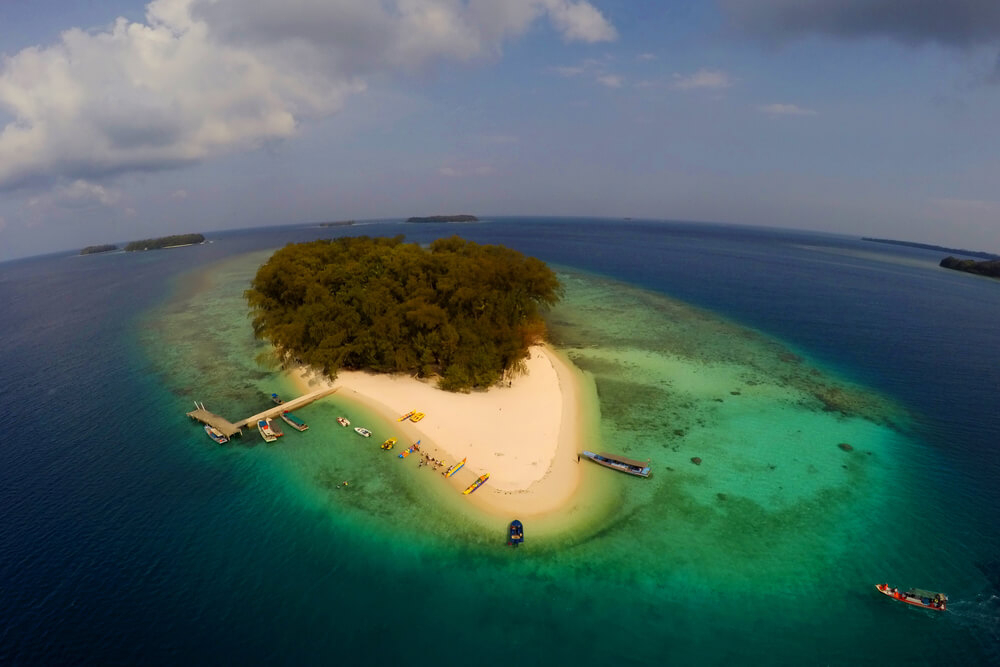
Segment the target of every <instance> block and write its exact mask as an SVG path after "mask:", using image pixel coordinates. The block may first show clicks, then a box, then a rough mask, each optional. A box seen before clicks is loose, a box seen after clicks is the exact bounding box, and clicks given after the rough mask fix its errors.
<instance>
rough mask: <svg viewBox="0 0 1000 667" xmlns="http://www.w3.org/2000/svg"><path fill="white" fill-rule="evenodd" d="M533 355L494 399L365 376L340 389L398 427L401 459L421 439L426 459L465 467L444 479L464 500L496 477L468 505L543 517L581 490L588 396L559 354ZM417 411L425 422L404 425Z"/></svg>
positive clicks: (301, 374)
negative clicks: (474, 486) (481, 479)
mask: <svg viewBox="0 0 1000 667" xmlns="http://www.w3.org/2000/svg"><path fill="white" fill-rule="evenodd" d="M529 352H530V355H531V356H530V358H529V359H528V360H527V361H526V366H527V373H525V374H524V375H521V376H518V377H517V378H515V379H514V380H513V382H512V383H511V385H510V386H501V387H493V388H491V389H489V390H488V391H480V392H472V393H468V394H463V393H452V392H447V391H442V390H440V389H437V388H436V387H435V386H434V385H433V384H432V383H430V382H427V381H423V380H417V379H415V378H412V377H409V376H405V375H384V374H382V375H379V374H372V373H365V372H357V371H341V372H340V373H339V374H338V375H337V379H336V380H335V381H333V383H332V384H333V386H336V387H339V388H340V389H339V391H338V392H337V396H338V397H339V398H341V399H344V398H346V399H348V400H357V401H359V402H361V403H362V404H364V405H365V406H366V407H368V408H369V409H371V410H374V411H375V412H377V413H378V414H379V415H380V416H382V417H383V418H385V419H386V421H388V422H390V425H391V430H392V432H393V434H394V435H396V436H398V437H399V443H398V444H397V445H396V447H395V449H394V450H393V451H394V453H395V452H398V451H399V450H402V449H403V448H404V447H406V446H407V445H408V443H411V442H416V441H417V440H420V452H421V453H423V454H428V455H430V456H432V457H434V458H436V459H438V460H441V461H444V462H445V463H446V465H451V464H452V463H454V462H456V461H460V460H461V459H463V458H465V459H467V461H466V464H465V467H464V468H462V469H461V470H460V471H459V472H458V473H456V474H455V475H454V476H453V477H451V478H450V479H448V480H444V479H442V482H443V483H446V484H450V485H451V486H453V487H454V489H455V492H456V493H457V494H461V492H462V491H463V490H464V489H465V488H466V487H467V486H468V485H469V484H471V483H472V482H473V481H474V480H475V479H476V477H478V476H479V475H481V474H483V473H486V472H488V473H489V474H490V478H489V480H488V481H487V482H486V484H484V485H483V486H481V487H480V488H479V489H478V490H477V491H476V492H475V493H473V494H471V495H470V496H469V501H470V502H471V503H473V504H474V505H476V506H477V507H479V508H480V509H482V510H484V511H487V512H490V513H492V514H498V515H499V514H502V515H505V516H506V515H509V514H510V513H512V512H516V513H517V514H518V515H519V516H532V515H540V514H545V513H548V512H551V511H553V510H556V509H559V508H561V507H563V506H565V505H566V504H567V502H568V501H569V500H570V499H571V498H572V497H573V495H574V492H575V491H576V490H577V487H578V485H579V483H580V465H579V462H578V457H577V454H578V453H579V452H580V451H581V450H582V449H583V431H584V427H583V424H582V421H583V420H582V417H583V415H582V413H581V409H580V406H581V401H582V400H583V398H584V396H583V393H584V390H583V386H582V376H581V374H580V372H579V371H578V370H576V369H575V368H573V367H572V366H571V365H570V363H569V362H567V361H566V360H564V359H563V358H562V357H560V356H559V354H558V353H556V352H555V351H553V350H552V349H551V348H549V347H548V346H545V345H537V346H533V347H532V348H531V349H530V351H529ZM293 378H294V380H295V381H296V383H297V384H298V385H299V388H300V389H301V390H302V391H303V392H305V391H311V390H314V389H315V388H316V387H317V386H318V385H319V384H320V383H329V382H330V381H329V380H327V379H326V378H323V377H321V376H319V375H318V374H315V373H312V372H311V371H308V370H299V371H296V372H295V373H293ZM410 410H417V411H420V412H423V413H425V414H426V417H424V419H423V420H422V421H420V422H418V423H412V422H410V421H409V420H407V421H404V422H397V421H396V420H397V418H398V417H400V416H401V415H403V414H405V413H407V412H409V411H410ZM437 470H438V471H439V472H443V471H444V470H445V467H444V466H442V467H441V468H438V469H437Z"/></svg>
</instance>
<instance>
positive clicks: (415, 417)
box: [410, 412, 425, 422]
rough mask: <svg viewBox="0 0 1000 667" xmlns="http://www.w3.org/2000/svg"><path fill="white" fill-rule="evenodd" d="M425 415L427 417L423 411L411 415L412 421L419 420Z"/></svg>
mask: <svg viewBox="0 0 1000 667" xmlns="http://www.w3.org/2000/svg"><path fill="white" fill-rule="evenodd" d="M424 417H425V415H424V413H423V412H417V413H415V414H414V415H413V416H411V417H410V421H411V422H418V421H420V420H421V419H423V418H424Z"/></svg>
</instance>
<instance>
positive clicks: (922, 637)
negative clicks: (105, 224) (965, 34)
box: [0, 218, 1000, 664]
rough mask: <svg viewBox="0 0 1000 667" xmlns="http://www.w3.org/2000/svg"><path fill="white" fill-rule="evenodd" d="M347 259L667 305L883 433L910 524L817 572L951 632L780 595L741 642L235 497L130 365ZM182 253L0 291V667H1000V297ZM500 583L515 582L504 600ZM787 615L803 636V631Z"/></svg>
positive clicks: (894, 274)
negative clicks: (209, 269)
mask: <svg viewBox="0 0 1000 667" xmlns="http://www.w3.org/2000/svg"><path fill="white" fill-rule="evenodd" d="M362 234H367V235H379V236H383V235H386V236H393V235H397V234H403V235H405V236H406V238H407V240H409V241H417V242H428V241H430V240H433V239H435V238H439V237H442V236H448V235H451V234H459V235H461V236H463V237H464V238H467V239H470V240H474V241H477V242H482V243H500V244H503V245H507V246H509V247H512V248H515V249H517V250H520V251H522V252H524V253H526V254H529V255H533V256H536V257H538V258H540V259H542V260H544V261H546V262H550V263H552V264H554V265H557V266H562V267H571V268H573V269H578V270H581V271H584V272H587V273H589V274H593V275H596V276H601V277H605V278H609V279H613V280H616V281H620V282H621V283H625V284H628V285H631V286H634V287H637V288H641V289H643V290H648V291H650V292H654V293H657V294H663V295H668V296H670V297H673V298H674V299H678V300H680V301H683V302H687V303H689V304H691V305H693V306H696V307H698V308H701V309H705V310H707V311H711V312H712V313H715V314H717V315H718V316H720V317H722V318H724V319H726V320H729V321H731V322H733V323H736V324H738V325H741V326H744V327H747V328H749V329H752V330H755V331H757V332H761V333H763V334H765V335H767V336H770V337H773V338H775V339H777V340H779V341H781V342H782V343H783V344H785V345H787V346H788V347H789V348H790V349H792V350H794V351H795V352H796V353H797V354H798V355H801V356H802V357H803V358H805V359H807V360H808V361H809V362H810V363H812V364H815V365H816V366H817V367H820V368H823V369H824V370H826V371H828V372H830V373H834V374H836V375H837V376H839V377H842V378H844V379H846V380H848V381H851V382H854V383H857V384H859V385H863V386H865V387H868V388H870V389H871V390H873V391H874V392H877V393H879V394H881V395H883V396H885V397H887V398H888V399H890V400H892V401H894V402H896V403H898V404H899V405H901V406H903V408H904V409H905V410H906V411H907V412H908V414H909V415H910V416H911V417H912V422H911V425H910V427H909V431H908V437H909V438H910V439H911V440H912V441H913V442H917V443H919V447H918V448H915V449H914V451H913V452H912V456H913V460H912V461H911V462H910V463H911V465H907V466H902V467H900V468H898V469H899V470H900V471H901V472H900V474H892V475H887V476H886V478H885V479H884V480H881V481H880V482H879V484H883V485H886V486H887V487H892V488H900V489H905V490H906V492H907V496H906V497H908V498H909V497H917V498H919V499H920V500H919V501H917V502H913V503H911V506H909V507H908V509H906V511H902V510H901V511H900V512H899V513H897V514H896V515H895V516H900V517H905V518H904V519H901V521H902V523H901V524H900V525H882V526H880V533H882V534H880V535H872V536H871V538H872V539H871V543H869V541H868V540H867V539H866V538H865V537H864V536H863V537H862V538H861V539H859V541H858V544H857V545H856V547H855V546H853V545H846V547H847V548H846V549H845V552H846V553H847V554H848V555H847V556H846V557H845V556H843V555H842V553H844V552H842V553H838V555H837V559H838V560H837V562H833V563H828V564H826V565H827V566H828V567H830V568H833V569H842V568H855V567H859V566H860V567H862V570H863V571H865V572H880V573H883V574H882V576H880V577H879V578H878V579H874V580H872V581H871V582H870V583H871V584H874V583H877V582H878V581H881V580H883V579H886V580H892V581H894V582H895V578H897V577H899V578H902V577H903V576H912V575H914V574H921V575H924V576H927V574H929V573H932V574H933V575H934V577H935V580H934V581H924V580H921V581H910V580H906V581H902V580H900V581H898V582H895V583H898V585H899V586H901V587H902V586H907V585H917V586H922V587H925V588H932V589H939V590H944V591H946V592H948V593H949V595H950V596H951V601H952V608H951V609H950V610H949V611H948V612H946V614H945V615H940V616H939V617H931V616H932V615H931V614H930V612H923V611H920V610H911V609H908V608H901V607H903V605H898V604H893V603H892V602H891V601H888V600H886V599H884V598H880V596H878V595H877V594H876V593H874V591H873V590H872V589H871V586H868V585H866V586H858V589H857V590H852V591H846V592H845V591H840V592H839V593H838V595H837V596H835V601H833V602H831V603H830V604H833V605H836V608H833V609H830V608H824V607H823V602H822V600H817V599H815V597H810V599H808V600H806V599H802V600H801V601H799V600H795V599H794V593H791V594H790V596H791V598H792V599H788V600H786V602H785V603H783V604H781V605H779V606H778V607H777V611H773V612H767V611H765V608H764V607H763V606H762V605H760V604H757V603H756V602H755V601H754V600H752V599H747V600H746V604H745V610H746V613H745V615H743V616H741V615H739V609H740V608H741V606H742V605H743V602H741V601H739V600H737V601H733V600H732V599H729V598H727V596H726V590H725V587H724V585H723V584H715V583H712V582H706V583H703V584H701V585H702V586H703V588H702V590H704V591H711V594H712V596H717V598H718V604H719V605H725V608H726V610H727V614H729V615H727V616H725V618H729V619H730V620H728V621H725V622H723V621H720V620H719V619H720V618H723V615H721V614H720V615H716V614H715V613H714V612H709V611H707V610H706V606H705V602H704V600H691V599H677V598H675V597H673V596H672V594H671V592H670V591H669V590H664V589H663V588H657V587H656V582H644V586H646V587H647V588H646V590H647V591H656V592H655V593H649V594H644V596H643V597H642V598H641V599H639V598H637V597H630V594H629V593H628V592H627V591H626V590H625V588H626V587H625V586H624V584H623V583H622V582H621V581H620V580H619V579H616V577H615V576H614V573H610V572H600V571H594V568H593V567H590V566H589V565H588V561H587V557H586V556H585V555H580V554H579V553H578V554H577V555H576V556H574V555H573V554H572V553H567V554H565V555H562V554H558V553H549V554H548V555H546V556H545V559H547V560H546V561H545V562H543V563H537V562H536V563H533V564H532V565H531V566H530V567H529V566H527V565H525V566H524V569H518V567H520V566H513V565H508V564H507V563H505V562H498V561H494V560H493V559H492V557H488V556H483V555H482V554H481V553H480V552H479V551H477V550H469V549H466V548H465V547H463V545H461V544H455V545H445V546H441V545H432V546H429V547H428V546H426V545H412V544H405V543H404V544H397V543H394V542H393V541H392V540H391V539H387V538H386V537H385V536H384V535H373V534H372V532H371V531H370V530H369V529H368V527H367V526H366V522H365V521H363V520H357V519H356V518H354V519H351V520H340V519H338V518H337V516H336V508H334V509H333V510H330V509H328V508H322V507H317V506H315V505H311V504H309V503H306V502H303V501H302V500H301V498H300V497H299V496H298V495H296V493H293V492H290V491H289V492H286V491H284V490H283V489H282V487H281V486H280V485H279V484H277V483H276V482H275V479H273V478H263V477H262V476H259V475H255V476H250V475H247V474H236V472H235V471H236V470H239V471H241V472H242V471H246V470H254V468H250V467H237V466H236V465H235V463H234V459H236V460H238V461H239V462H243V461H245V460H247V459H249V458H250V457H252V456H254V453H253V451H252V450H248V451H242V452H238V453H237V454H235V455H229V456H225V455H220V454H219V453H218V449H217V448H215V449H213V448H212V447H211V444H210V443H209V442H208V440H207V439H206V438H204V434H200V435H198V434H195V433H194V431H193V429H194V427H193V426H192V425H191V423H190V422H189V421H188V420H187V419H186V418H185V416H184V412H185V411H186V410H187V409H188V406H189V403H190V402H189V401H188V400H187V399H186V398H181V397H180V396H179V395H178V392H177V390H176V387H171V386H170V384H169V382H167V381H166V380H165V379H164V377H163V376H162V373H161V372H160V367H159V366H158V365H157V363H156V358H155V355H156V354H157V351H156V350H153V349H150V348H149V347H148V346H144V345H143V344H142V336H141V335H140V334H141V331H140V330H141V328H142V326H143V323H144V322H145V321H146V320H145V318H146V317H147V315H148V313H149V312H150V311H151V310H153V309H155V308H157V307H159V306H160V305H161V304H162V303H164V302H165V301H167V300H168V299H171V298H173V297H174V296H176V293H177V290H179V289H183V278H184V276H186V275H189V274H191V273H192V272H194V271H197V270H199V269H201V268H203V267H206V266H210V265H212V264H214V263H218V262H222V261H224V260H227V259H230V258H234V257H237V256H240V255H242V254H245V253H249V252H252V251H260V250H266V249H272V248H278V247H281V246H283V245H284V244H286V243H291V242H299V241H308V240H313V239H316V238H328V237H332V236H339V235H362ZM206 236H208V238H209V240H210V241H211V243H207V244H203V245H198V246H193V247H187V248H178V249H171V250H163V251H153V252H146V253H111V254H103V255H93V256H86V257H81V256H76V255H75V254H69V253H65V254H57V255H51V256H45V257H37V258H30V259H24V260H17V261H12V262H7V263H4V264H0V304H2V305H3V309H4V315H5V316H4V317H3V318H2V319H0V340H2V342H3V344H2V345H0V368H2V369H3V372H2V377H3V382H2V383H0V404H2V405H4V406H6V409H7V414H8V418H7V422H6V423H7V427H5V429H4V430H3V436H2V438H0V470H2V473H0V474H2V484H0V501H2V507H3V511H2V512H0V600H2V604H0V662H2V663H4V664H32V663H34V664H40V663H41V664H66V663H73V664H79V663H95V664H108V663H148V664H177V663H184V662H196V663H227V664H239V663H244V664H258V663H290V664H300V663H307V664H329V663H333V662H335V661H349V662H353V663H372V664H388V663H404V664H421V663H438V664H440V663H443V664H456V663H460V662H462V663H465V662H469V661H481V662H485V663H486V664H495V663H499V662H501V661H503V662H515V663H519V664H542V663H545V664H562V663H570V662H572V663H576V664H621V663H636V664H650V663H656V664H661V663H668V664H670V663H673V664H845V663H851V664H902V663H904V662H912V661H917V662H919V663H930V662H936V663H939V664H1000V630H998V628H1000V532H998V530H997V526H998V519H1000V483H998V479H1000V409H998V406H1000V402H998V397H1000V281H996V280H990V279H987V278H982V277H977V276H972V275H968V274H964V273H958V272H954V271H949V270H946V269H941V268H939V267H938V266H937V263H938V261H939V260H940V259H941V257H942V256H943V253H936V252H932V251H926V250H919V249H912V248H904V247H899V246H890V245H884V244H875V243H871V242H866V241H862V240H859V239H854V238H847V237H842V236H836V235H825V234H818V233H811V232H798V231H789V230H777V229H763V228H750V227H744V226H732V225H708V224H695V223H682V222H648V221H621V220H601V219H552V218H543V219H531V218H497V219H490V220H487V221H485V222H483V223H479V224H463V225H444V224H421V225H415V224H403V223H400V222H398V221H386V222H379V223H371V224H358V225H354V226H351V227H340V228H319V227H316V226H292V227H275V228H267V229H254V230H245V231H238V232H225V233H215V234H208V235H206ZM197 326H203V327H205V328H206V329H208V328H211V327H212V326H213V322H212V321H205V322H200V323H198V325H197ZM246 326H247V327H249V322H248V323H247V325H246ZM239 381H240V378H234V382H239ZM903 455H904V456H906V455H908V454H907V452H903ZM248 465H249V464H248ZM911 469H912V470H916V471H917V472H916V473H915V474H910V471H911ZM331 512H332V513H333V516H331ZM594 539H600V538H594ZM887 543H888V544H892V545H895V546H891V547H884V546H881V545H883V544H887ZM872 544H877V545H879V546H872ZM900 545H903V546H900ZM851 554H856V556H857V559H859V560H860V561H863V563H861V564H860V565H859V563H858V562H854V559H853V558H852V556H851ZM901 554H907V557H906V558H904V557H903V556H902V555H901ZM574 558H575V559H574ZM908 558H912V559H913V561H912V562H911V561H910V560H908ZM915 563H919V565H916V564H915ZM508 567H509V568H510V569H504V568H508ZM663 567H664V568H666V569H669V567H670V564H669V563H664V564H663ZM905 568H910V570H909V571H907V572H902V571H901V570H903V569H905ZM498 570H499V571H502V572H504V573H505V576H510V577H512V578H517V581H516V582H514V585H513V587H512V589H511V590H512V591H513V592H505V590H504V589H503V588H502V587H498V586H497V574H496V572H497V571H498ZM605 584H606V585H605ZM789 589H790V590H794V582H791V583H790V584H789ZM686 590H693V589H686ZM811 590H812V588H811ZM713 599H716V598H715V597H713ZM843 600H847V601H848V602H844V601H843ZM618 605H621V606H618ZM730 612H732V613H730ZM810 614H817V618H820V617H821V618H822V619H823V621H822V622H821V623H819V622H818V623H808V622H803V620H802V617H808V616H809V615H810ZM820 615H821V616H820ZM793 616H794V617H796V618H792V617H793ZM629 619H631V621H632V622H629ZM732 619H735V620H732ZM857 619H863V621H858V620H857ZM633 630H634V634H633ZM477 656H478V657H477Z"/></svg>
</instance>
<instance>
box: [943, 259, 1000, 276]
mask: <svg viewBox="0 0 1000 667" xmlns="http://www.w3.org/2000/svg"><path fill="white" fill-rule="evenodd" d="M941 266H943V267H944V268H946V269H954V270H955V271H965V272H966V273H975V274H977V275H980V276H989V277H990V278H1000V261H998V260H984V261H981V262H977V261H976V260H974V259H959V258H958V257H951V256H948V257H945V258H944V259H942V260H941Z"/></svg>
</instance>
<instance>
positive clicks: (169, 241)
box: [125, 234, 205, 252]
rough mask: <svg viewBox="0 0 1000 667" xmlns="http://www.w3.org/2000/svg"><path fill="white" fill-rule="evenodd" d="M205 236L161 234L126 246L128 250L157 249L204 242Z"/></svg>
mask: <svg viewBox="0 0 1000 667" xmlns="http://www.w3.org/2000/svg"><path fill="white" fill-rule="evenodd" d="M204 241H205V237H204V236H202V235H201V234H174V235H173V236H161V237H160V238H158V239H143V240H142V241H132V242H131V243H129V244H128V245H126V246H125V251H126V252H135V251H137V250H157V249H160V248H177V247H179V246H186V245H194V244H195V243H203V242H204Z"/></svg>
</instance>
